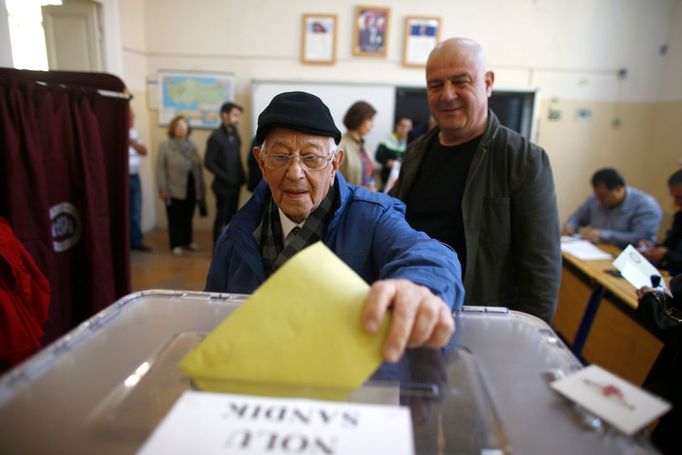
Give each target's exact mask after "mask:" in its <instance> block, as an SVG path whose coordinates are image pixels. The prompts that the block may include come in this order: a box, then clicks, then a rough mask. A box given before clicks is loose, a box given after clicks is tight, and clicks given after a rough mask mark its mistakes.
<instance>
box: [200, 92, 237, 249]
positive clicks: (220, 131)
mask: <svg viewBox="0 0 682 455" xmlns="http://www.w3.org/2000/svg"><path fill="white" fill-rule="evenodd" d="M242 112H244V108H242V107H241V106H240V105H238V104H235V103H232V102H228V103H225V104H223V105H222V107H221V108H220V118H221V120H222V122H223V124H222V125H220V127H218V128H217V129H216V130H214V131H213V133H211V136H210V137H209V138H208V141H206V156H205V157H204V165H205V166H206V168H207V169H208V170H209V171H211V172H212V173H213V175H214V176H215V178H214V179H213V185H211V189H212V190H213V193H215V200H216V216H215V222H214V223H213V245H214V246H215V242H216V240H218V236H219V235H220V233H221V231H222V230H223V227H224V226H225V225H226V224H228V223H229V222H230V220H231V219H232V215H233V214H234V212H236V211H237V206H238V205H239V192H240V190H241V187H242V185H243V184H244V181H245V176H244V169H243V168H242V160H241V146H242V141H241V138H240V137H239V132H238V131H237V127H238V126H239V121H240V120H241V116H242Z"/></svg>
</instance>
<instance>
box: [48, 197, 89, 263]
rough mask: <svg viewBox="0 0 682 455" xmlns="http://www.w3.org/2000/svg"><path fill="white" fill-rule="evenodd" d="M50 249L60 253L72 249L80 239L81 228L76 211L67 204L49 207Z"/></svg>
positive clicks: (72, 206) (71, 205) (62, 203)
mask: <svg viewBox="0 0 682 455" xmlns="http://www.w3.org/2000/svg"><path fill="white" fill-rule="evenodd" d="M50 223H51V224H52V226H51V229H52V249H53V250H54V251H55V252H57V253H61V252H64V251H66V250H68V249H69V248H72V247H74V246H75V245H76V244H77V243H78V241H79V240H80V238H81V234H82V232H83V226H82V223H81V217H80V215H79V214H78V210H76V207H74V205H73V204H71V203H69V202H60V203H59V204H56V205H53V206H52V207H50Z"/></svg>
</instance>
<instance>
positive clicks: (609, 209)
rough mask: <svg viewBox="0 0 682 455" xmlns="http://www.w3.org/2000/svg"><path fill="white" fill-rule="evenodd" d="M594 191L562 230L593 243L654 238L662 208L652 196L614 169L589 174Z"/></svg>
mask: <svg viewBox="0 0 682 455" xmlns="http://www.w3.org/2000/svg"><path fill="white" fill-rule="evenodd" d="M592 188H593V189H594V194H592V195H590V196H589V197H588V198H587V200H585V202H583V204H582V205H581V206H580V207H578V210H576V211H575V213H573V215H571V216H570V218H569V219H568V220H567V221H566V223H565V224H564V227H563V229H562V230H561V233H562V234H564V235H571V234H573V233H575V232H576V230H577V229H578V228H581V229H580V236H581V237H582V238H583V239H585V240H592V241H594V242H605V243H612V244H614V245H617V246H619V247H621V248H622V247H625V246H627V245H628V243H631V244H633V245H636V244H637V242H638V241H639V240H649V241H651V242H653V241H655V240H656V231H658V226H659V225H660V224H661V218H662V217H663V211H662V210H661V207H660V206H659V205H658V202H656V199H655V198H654V197H653V196H650V195H648V194H646V193H645V192H644V191H641V190H638V189H637V188H633V187H631V186H626V185H625V179H624V178H623V176H622V175H620V173H619V172H618V171H617V170H615V169H613V168H604V169H599V170H598V171H597V172H595V173H594V175H592Z"/></svg>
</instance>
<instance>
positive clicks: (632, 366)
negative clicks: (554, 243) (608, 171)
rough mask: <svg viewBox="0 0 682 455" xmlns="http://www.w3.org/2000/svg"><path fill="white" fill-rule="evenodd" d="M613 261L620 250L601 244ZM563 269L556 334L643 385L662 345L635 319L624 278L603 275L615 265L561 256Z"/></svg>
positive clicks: (591, 360) (576, 349)
mask: <svg viewBox="0 0 682 455" xmlns="http://www.w3.org/2000/svg"><path fill="white" fill-rule="evenodd" d="M598 246H599V247H600V248H601V249H603V250H604V251H607V252H609V253H611V254H613V255H614V258H615V256H617V255H618V254H619V253H620V250H619V249H618V248H617V247H614V246H611V245H598ZM562 258H563V269H562V276H561V288H560V291H559V302H558V305H557V311H556V313H555V315H554V319H553V320H552V325H553V327H554V329H555V330H556V331H557V332H559V333H560V334H561V335H562V336H563V337H564V338H565V339H566V341H567V342H568V343H569V344H571V346H572V350H573V352H574V353H575V354H576V355H577V356H578V357H579V358H581V360H584V361H586V362H589V363H595V364H598V365H600V366H602V367H604V368H606V369H608V370H610V371H612V372H613V373H615V374H617V375H619V376H621V377H623V378H625V379H627V380H628V381H630V382H632V383H634V384H637V385H641V384H642V383H643V382H644V379H645V378H646V375H647V374H648V372H649V369H650V368H651V365H653V362H654V361H655V360H656V357H657V356H658V353H659V352H660V350H661V348H662V346H663V345H662V343H661V342H660V341H659V340H658V339H657V338H656V337H654V336H653V335H652V334H651V333H649V332H648V331H647V330H646V329H645V328H643V327H642V326H640V325H639V324H638V323H637V322H636V321H635V320H634V311H635V309H636V308H637V297H636V295H635V289H634V287H633V286H632V285H631V284H630V283H628V282H627V281H626V280H625V279H623V278H618V277H615V276H613V275H610V274H608V273H606V272H605V270H607V269H613V264H612V262H613V260H612V259H611V260H599V261H582V260H580V259H577V258H576V257H574V256H572V255H570V254H566V253H564V254H562Z"/></svg>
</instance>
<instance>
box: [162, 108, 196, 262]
mask: <svg viewBox="0 0 682 455" xmlns="http://www.w3.org/2000/svg"><path fill="white" fill-rule="evenodd" d="M191 132H192V129H191V128H190V126H189V123H188V122H187V120H186V119H185V117H183V116H182V115H178V116H176V117H175V118H173V120H171V122H170V125H168V137H169V139H168V140H166V141H164V142H163V143H161V145H160V146H159V158H158V162H157V166H156V177H157V181H158V186H159V197H160V198H161V199H163V200H164V201H165V203H166V215H167V217H168V235H169V238H170V247H171V250H172V251H173V254H174V255H175V256H182V250H183V248H186V249H189V250H192V251H197V250H198V249H199V246H198V245H197V244H196V243H194V242H192V217H193V215H194V206H195V204H196V201H197V200H198V199H203V198H204V188H205V185H204V177H203V175H202V170H201V159H200V158H199V153H197V146H196V145H194V143H193V142H192V141H190V140H189V135H190V133H191Z"/></svg>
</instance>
